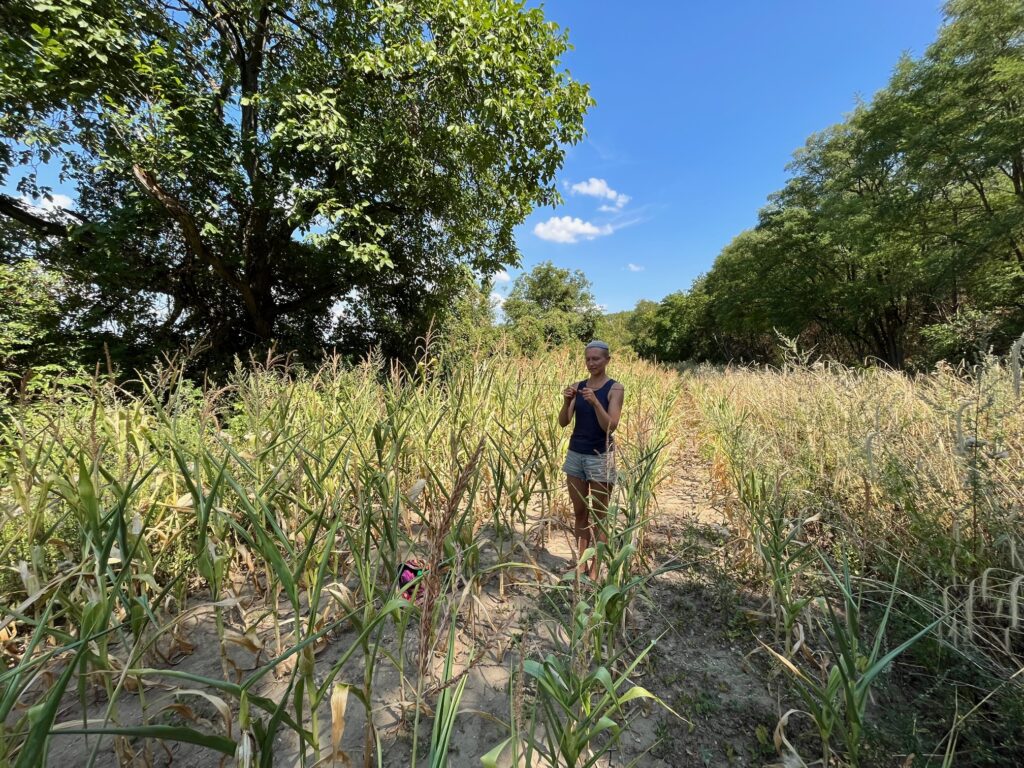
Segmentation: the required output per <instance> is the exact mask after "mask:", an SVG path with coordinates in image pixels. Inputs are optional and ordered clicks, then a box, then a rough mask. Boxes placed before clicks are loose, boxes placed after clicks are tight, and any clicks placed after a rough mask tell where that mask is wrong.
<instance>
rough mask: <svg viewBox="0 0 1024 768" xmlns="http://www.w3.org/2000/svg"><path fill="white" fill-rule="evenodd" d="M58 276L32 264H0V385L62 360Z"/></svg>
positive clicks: (34, 263)
mask: <svg viewBox="0 0 1024 768" xmlns="http://www.w3.org/2000/svg"><path fill="white" fill-rule="evenodd" d="M62 288H63V284H62V281H61V279H60V276H59V275H58V274H56V273H55V272H53V271H51V270H48V269H46V268H45V267H44V266H43V265H41V264H40V263H38V262H36V261H31V260H27V261H20V262H16V263H14V264H10V265H8V264H3V263H0V382H2V381H5V380H6V381H10V380H12V379H14V378H16V377H20V376H23V375H24V374H25V373H27V371H28V369H30V368H32V367H35V366H40V365H47V364H54V363H56V362H58V361H61V360H63V359H65V356H64V355H63V352H64V350H62V349H60V347H59V343H58V342H59V331H60V322H61V295H60V294H61V291H62Z"/></svg>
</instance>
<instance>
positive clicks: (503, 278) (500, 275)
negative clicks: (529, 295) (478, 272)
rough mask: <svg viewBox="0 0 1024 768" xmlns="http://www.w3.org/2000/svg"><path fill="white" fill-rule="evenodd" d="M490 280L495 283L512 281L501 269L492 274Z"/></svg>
mask: <svg viewBox="0 0 1024 768" xmlns="http://www.w3.org/2000/svg"><path fill="white" fill-rule="evenodd" d="M492 279H493V280H494V282H495V283H507V282H509V281H510V280H511V279H512V277H511V276H510V275H509V273H508V272H507V271H506V270H504V269H501V270H498V271H497V272H495V273H494V277H493V278H492Z"/></svg>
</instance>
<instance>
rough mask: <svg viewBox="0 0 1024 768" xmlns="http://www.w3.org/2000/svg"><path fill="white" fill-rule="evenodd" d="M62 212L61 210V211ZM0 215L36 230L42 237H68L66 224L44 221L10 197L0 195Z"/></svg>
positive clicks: (49, 220)
mask: <svg viewBox="0 0 1024 768" xmlns="http://www.w3.org/2000/svg"><path fill="white" fill-rule="evenodd" d="M61 210H62V211H63V209H61ZM0 214H3V215H4V216H7V217H8V218H10V219H14V220H15V221H17V222H18V223H19V224H24V225H26V226H28V227H31V228H32V229H34V230H36V231H37V232H39V233H40V234H42V235H47V236H50V237H69V236H70V234H71V232H70V228H69V227H68V225H67V224H61V223H60V222H59V221H52V220H51V219H44V218H43V217H42V216H39V215H37V214H35V213H33V212H32V211H30V210H28V209H27V208H23V207H22V206H21V202H20V201H19V200H17V199H16V198H13V197H11V196H10V195H5V194H2V193H0Z"/></svg>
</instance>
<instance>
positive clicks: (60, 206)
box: [21, 192, 75, 219]
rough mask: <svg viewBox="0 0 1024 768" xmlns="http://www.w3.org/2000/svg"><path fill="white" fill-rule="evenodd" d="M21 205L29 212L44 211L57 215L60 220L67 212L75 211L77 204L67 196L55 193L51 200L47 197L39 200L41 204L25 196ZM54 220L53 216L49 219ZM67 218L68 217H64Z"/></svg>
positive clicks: (22, 197)
mask: <svg viewBox="0 0 1024 768" xmlns="http://www.w3.org/2000/svg"><path fill="white" fill-rule="evenodd" d="M21 204H22V205H23V206H25V207H26V208H28V209H29V210H35V211H42V212H43V213H53V214H57V216H56V218H58V219H60V218H61V216H60V214H62V213H63V212H64V211H65V210H74V208H75V203H74V201H73V200H72V199H71V198H70V197H68V196H67V195H62V194H60V193H59V192H55V193H54V194H52V195H50V199H49V200H47V199H46V198H45V197H40V198H39V203H38V204H36V202H35V201H34V200H32V199H31V198H29V197H26V196H25V195H22V196H21ZM47 218H50V219H53V218H54V217H53V216H50V217H47ZM64 218H66V217H64Z"/></svg>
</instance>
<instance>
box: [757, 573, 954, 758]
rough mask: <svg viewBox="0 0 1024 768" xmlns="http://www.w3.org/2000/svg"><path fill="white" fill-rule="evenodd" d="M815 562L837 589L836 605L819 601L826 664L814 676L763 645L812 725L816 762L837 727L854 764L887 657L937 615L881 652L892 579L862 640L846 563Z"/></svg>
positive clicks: (859, 597)
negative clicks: (824, 619) (868, 636)
mask: <svg viewBox="0 0 1024 768" xmlns="http://www.w3.org/2000/svg"><path fill="white" fill-rule="evenodd" d="M821 562H822V564H823V565H824V567H825V569H826V571H827V572H828V574H829V576H830V577H831V580H830V583H831V585H832V586H833V587H834V588H835V589H836V590H837V591H838V592H839V600H838V602H839V606H838V607H837V606H836V605H835V602H836V601H834V600H832V599H831V597H829V598H827V599H826V601H825V604H826V606H827V610H828V619H829V622H828V626H826V627H823V632H824V635H825V638H826V642H827V643H828V647H829V650H830V652H831V653H830V655H831V663H830V664H828V665H827V666H825V667H823V668H822V670H821V671H820V674H819V675H816V674H815V673H813V672H811V673H808V672H806V671H804V670H802V669H801V668H800V667H798V666H797V665H796V663H794V662H793V661H791V660H789V659H787V658H786V657H785V656H783V655H781V654H779V653H777V652H776V651H774V650H772V649H771V648H770V647H769V646H765V648H767V650H768V651H769V652H770V653H771V654H772V655H773V656H774V657H775V658H776V659H777V660H778V661H779V662H780V663H781V664H782V666H783V668H784V669H785V670H786V671H787V672H788V673H789V674H790V677H791V679H792V680H793V682H794V685H795V688H796V691H797V693H798V694H799V696H800V698H801V700H802V701H803V703H804V706H806V707H807V712H808V713H809V714H810V716H811V717H812V718H813V720H814V723H815V725H816V726H817V728H818V734H819V736H820V737H821V748H822V756H821V759H822V764H823V765H829V761H830V760H831V754H832V745H831V742H832V738H833V734H835V733H836V732H837V731H838V733H839V735H840V737H841V739H842V741H843V745H844V747H845V751H846V759H847V760H848V761H849V763H850V765H852V766H854V768H856V766H858V765H860V759H861V749H862V741H863V737H864V723H865V719H864V716H865V712H866V710H867V705H868V701H869V699H870V696H871V688H872V685H873V684H874V682H875V680H876V679H877V678H878V676H879V675H880V674H882V673H883V672H884V671H885V670H886V669H887V668H888V667H889V665H890V664H891V663H892V662H893V660H895V659H896V658H897V657H898V656H899V655H900V654H901V653H903V652H904V651H906V650H907V649H908V648H910V647H911V646H912V645H914V643H916V642H917V641H918V640H920V639H921V638H923V637H924V636H925V635H927V634H928V633H929V632H931V631H932V630H933V629H935V627H937V626H938V625H939V623H940V621H941V620H936V621H934V622H932V623H931V624H928V625H927V626H925V627H922V628H921V629H920V630H919V631H918V632H917V633H916V634H914V635H913V636H911V637H910V638H908V639H907V640H904V641H903V642H902V643H900V644H899V645H897V646H896V647H895V648H893V649H892V650H890V651H889V652H888V653H886V654H884V655H882V644H883V642H884V640H885V639H886V634H885V632H886V627H887V625H888V623H889V618H890V616H891V614H892V610H893V602H894V601H895V598H896V592H897V589H896V584H895V582H894V583H893V584H892V585H891V586H890V589H889V598H888V601H887V603H886V605H885V608H884V610H883V612H882V616H881V618H880V619H879V622H878V626H877V627H876V629H875V633H874V637H873V638H872V640H871V641H870V642H869V643H866V642H865V641H864V637H863V633H864V626H863V618H864V617H863V609H864V599H863V594H862V593H861V592H860V591H859V590H858V591H857V593H856V594H855V591H854V586H853V580H852V578H851V576H850V569H849V563H847V562H846V561H844V562H843V568H842V573H841V575H838V574H836V572H835V570H834V569H833V568H832V566H831V564H829V562H828V561H827V560H826V559H825V558H824V557H822V558H821Z"/></svg>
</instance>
